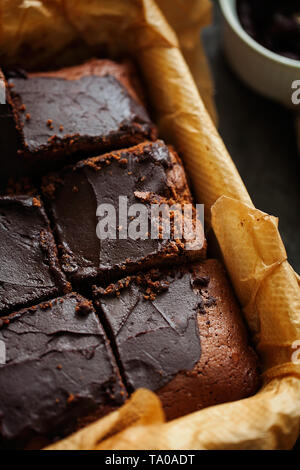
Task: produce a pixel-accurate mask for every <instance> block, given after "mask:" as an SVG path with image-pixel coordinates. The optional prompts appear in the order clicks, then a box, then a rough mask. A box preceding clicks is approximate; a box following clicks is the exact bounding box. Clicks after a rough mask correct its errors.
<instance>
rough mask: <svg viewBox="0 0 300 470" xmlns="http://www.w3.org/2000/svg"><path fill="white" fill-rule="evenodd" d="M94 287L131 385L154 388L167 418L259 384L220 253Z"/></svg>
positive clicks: (131, 387)
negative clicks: (185, 264) (219, 257)
mask: <svg viewBox="0 0 300 470" xmlns="http://www.w3.org/2000/svg"><path fill="white" fill-rule="evenodd" d="M93 294H94V298H95V299H96V306H97V308H98V309H99V314H100V315H101V318H102V319H103V321H105V322H106V325H107V331H110V332H111V333H110V334H111V341H112V343H113V344H114V345H115V348H116V351H117V354H118V357H119V363H120V364H121V365H122V370H123V374H124V378H125V380H126V383H127V385H128V389H129V390H134V389H136V388H139V387H147V388H150V389H151V390H154V391H156V393H157V394H158V395H159V397H160V399H161V401H162V404H163V407H164V411H165V413H166V416H167V418H168V419H174V418H177V417H179V416H183V415H185V414H187V413H191V412H193V411H196V410H200V409H202V408H204V407H207V406H211V405H216V404H218V403H223V402H226V401H233V400H238V399H241V398H245V397H247V396H249V395H252V394H253V393H255V392H256V390H257V388H258V386H259V383H260V381H259V375H258V369H257V357H256V355H255V353H254V351H253V350H252V348H251V347H250V346H249V344H248V340H247V333H246V330H245V327H244V325H243V322H242V319H241V315H240V308H239V306H238V304H237V302H236V299H235V297H234V294H233V292H232V288H231V286H230V284H229V282H228V279H227V277H226V274H225V271H224V268H223V266H222V265H221V263H219V262H218V261H216V260H212V259H210V260H205V261H203V262H201V263H194V264H189V265H188V266H180V267H178V268H172V269H171V270H170V269H169V270H165V269H164V270H152V271H150V272H148V273H146V274H139V275H137V276H131V277H130V276H128V277H126V278H124V279H123V280H120V281H118V282H117V283H115V284H111V285H109V286H107V287H106V288H105V289H104V288H102V287H96V286H94V288H93ZM174 397H176V399H175V398H174Z"/></svg>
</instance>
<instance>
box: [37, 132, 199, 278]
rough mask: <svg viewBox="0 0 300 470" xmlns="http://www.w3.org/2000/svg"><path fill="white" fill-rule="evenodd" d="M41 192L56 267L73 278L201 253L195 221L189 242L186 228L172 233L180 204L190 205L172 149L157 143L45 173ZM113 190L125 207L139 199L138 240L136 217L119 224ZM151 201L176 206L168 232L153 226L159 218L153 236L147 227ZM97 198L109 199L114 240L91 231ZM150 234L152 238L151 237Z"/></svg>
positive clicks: (121, 271) (100, 200) (111, 275)
mask: <svg viewBox="0 0 300 470" xmlns="http://www.w3.org/2000/svg"><path fill="white" fill-rule="evenodd" d="M43 192H44V194H45V196H46V197H47V200H48V201H47V202H48V205H49V208H50V212H51V214H52V220H53V225H54V227H55V230H56V235H57V239H58V241H59V245H60V253H61V260H62V269H63V271H64V272H65V273H67V274H68V275H69V277H70V279H71V280H72V281H74V282H75V283H81V282H82V281H93V282H95V281H96V280H97V279H98V280H99V281H101V282H102V281H103V282H104V281H105V280H109V279H112V278H116V277H123V276H124V274H127V273H130V272H134V271H136V270H140V269H147V268H149V267H151V266H153V265H160V264H168V263H171V262H173V263H174V262H175V261H178V260H181V261H184V260H186V259H191V258H192V259H194V258H199V257H202V258H203V257H205V251H206V242H205V239H204V233H203V228H202V226H200V228H199V231H198V235H199V240H198V243H197V244H196V245H195V246H194V247H193V246H192V243H191V240H192V232H190V235H189V233H186V232H184V238H181V239H177V238H175V234H174V233H172V229H173V225H172V224H173V222H174V220H180V219H178V218H177V215H178V214H179V213H180V212H181V210H182V206H183V205H184V204H185V203H189V204H191V202H192V199H191V194H190V191H189V189H188V186H187V182H186V178H185V173H184V169H183V166H182V164H181V162H180V159H179V157H178V155H177V154H176V153H175V152H174V151H173V150H172V149H170V148H168V147H167V146H166V145H165V144H164V143H163V142H162V141H157V142H155V143H151V142H145V143H142V144H139V145H137V146H135V147H132V148H130V149H126V150H120V151H116V152H113V153H109V154H105V155H102V156H99V157H95V158H91V159H87V160H84V161H82V162H79V163H78V164H76V165H75V166H74V167H68V168H66V169H64V170H63V171H61V172H60V173H56V174H52V175H50V176H47V177H46V178H45V179H44V182H43ZM119 196H123V197H126V198H127V201H126V202H127V207H128V208H130V207H131V206H133V204H137V203H138V204H140V206H139V208H141V209H143V210H145V211H146V214H145V217H146V218H147V220H146V226H144V231H143V229H142V227H138V231H139V230H140V235H139V239H134V238H136V236H135V235H136V234H134V236H132V233H131V232H130V230H131V225H132V224H135V223H136V222H135V220H130V218H129V217H128V218H126V217H125V218H126V220H125V221H124V223H123V220H122V221H121V223H120V220H119V214H120V212H119ZM151 203H156V204H160V203H165V204H167V205H168V207H169V206H170V205H171V206H172V205H173V206H174V204H177V206H175V212H174V213H173V216H174V220H173V219H172V220H171V223H170V225H171V226H172V227H171V231H170V237H169V238H168V235H167V232H164V233H160V232H159V229H160V226H159V222H157V224H156V228H157V232H156V234H155V233H154V232H155V227H154V232H153V231H152V230H151V223H150V214H151ZM100 204H110V205H111V206H110V207H112V208H113V209H115V210H116V218H115V222H116V224H115V228H116V239H112V238H111V237H110V238H107V239H103V236H100V237H99V238H98V236H97V234H96V227H97V222H98V219H97V216H96V210H97V207H98V206H99V205H100ZM102 207H103V206H102ZM134 207H135V206H133V208H134ZM190 207H192V206H190ZM179 209H180V210H179ZM128 215H130V211H129V210H128ZM194 215H195V214H194ZM171 216H172V214H171ZM134 217H135V216H132V217H131V219H132V218H134ZM99 219H101V218H100V217H99ZM101 220H105V218H102V219H101ZM152 220H153V218H152ZM157 220H158V219H157ZM194 221H195V219H194ZM154 222H155V220H154ZM126 224H127V226H128V233H127V228H126ZM154 225H155V223H154ZM153 233H154V236H156V237H157V238H156V239H152V238H151V236H152V234H153ZM98 235H99V234H98ZM105 236H106V235H105ZM160 236H162V237H163V238H161V239H159V237H160ZM100 238H101V240H100ZM188 248H189V249H188ZM190 248H194V249H190ZM76 285H77V284H76Z"/></svg>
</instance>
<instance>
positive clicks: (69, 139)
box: [9, 61, 156, 173]
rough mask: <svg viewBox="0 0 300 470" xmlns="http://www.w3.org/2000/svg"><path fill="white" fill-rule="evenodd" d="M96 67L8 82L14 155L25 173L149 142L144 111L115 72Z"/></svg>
mask: <svg viewBox="0 0 300 470" xmlns="http://www.w3.org/2000/svg"><path fill="white" fill-rule="evenodd" d="M96 62H97V63H98V62H99V63H100V65H98V66H97V67H95V66H93V67H91V65H90V63H89V62H87V63H86V64H83V65H81V66H78V67H72V68H70V72H69V73H68V69H64V70H63V71H62V72H61V73H60V71H57V72H49V74H48V76H47V73H43V74H29V75H28V77H27V78H26V77H25V78H24V77H18V76H17V77H13V78H10V79H9V85H10V86H12V87H13V88H12V89H11V96H12V102H13V110H14V115H15V121H16V125H17V129H18V133H19V154H20V155H23V156H24V157H25V160H26V162H27V164H28V165H29V166H30V170H31V172H34V173H35V172H39V171H40V172H41V171H45V170H48V169H53V168H55V167H61V166H62V165H63V164H65V163H66V162H67V161H68V160H69V161H70V157H72V156H73V157H74V159H77V160H78V157H80V158H82V156H83V155H84V154H86V155H87V156H91V155H96V154H97V153H100V152H102V151H105V150H109V149H114V148H121V147H127V146H130V145H134V144H136V143H138V142H141V141H143V140H145V139H149V138H152V137H153V138H155V136H156V130H155V127H154V126H153V124H152V123H151V121H150V119H149V116H148V114H147V112H146V110H145V108H144V106H143V105H142V104H141V103H140V102H139V101H138V99H135V97H134V96H133V93H132V92H131V89H130V87H129V85H128V86H126V85H127V83H126V82H125V80H124V79H123V77H122V78H119V75H120V73H119V75H118V74H117V72H116V70H115V69H116V66H115V67H114V68H113V69H112V67H111V66H110V67H108V66H107V64H106V65H105V61H103V62H104V63H103V64H102V62H101V61H96ZM103 67H104V70H105V73H106V74H105V75H103V74H102V72H101V70H102V68H103ZM121 67H122V66H121V65H120V68H121ZM110 70H112V71H111V73H110ZM116 77H117V78H116Z"/></svg>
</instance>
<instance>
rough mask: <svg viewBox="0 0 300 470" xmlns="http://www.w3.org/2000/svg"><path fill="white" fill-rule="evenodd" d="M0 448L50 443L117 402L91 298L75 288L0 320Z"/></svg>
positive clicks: (119, 394)
mask: <svg viewBox="0 0 300 470" xmlns="http://www.w3.org/2000/svg"><path fill="white" fill-rule="evenodd" d="M1 323H2V325H1V327H0V340H1V341H2V342H3V343H4V344H5V346H6V362H5V364H0V375H1V380H0V447H2V448H5V447H8V448H9V447H13V448H14V449H16V448H20V447H25V446H29V447H35V446H37V447H38V446H40V445H44V444H46V443H49V442H51V441H53V440H55V439H57V438H60V437H62V436H65V435H67V434H68V433H71V432H73V431H75V430H76V429H78V427H80V426H81V425H83V424H84V423H86V422H89V421H90V420H93V419H96V418H97V417H101V416H103V415H104V414H106V413H108V412H110V411H112V410H113V409H114V408H116V407H117V406H120V405H121V404H122V403H123V402H124V400H125V398H126V391H125V388H124V386H123V384H122V381H121V378H120V375H119V371H118V368H117V365H116V362H115V360H114V357H113V354H112V351H111V349H110V346H109V342H108V340H107V338H106V336H105V333H104V331H103V329H102V327H101V325H100V322H99V319H98V317H97V315H96V314H95V311H94V309H93V307H92V304H91V302H89V301H87V300H86V299H84V298H83V297H81V296H79V295H77V294H73V293H72V294H69V295H67V296H65V297H60V298H58V299H56V300H52V301H50V302H46V303H43V304H40V305H38V306H36V307H31V308H29V309H27V310H22V311H20V312H17V313H13V314H11V315H10V316H9V317H5V318H4V319H3V321H2V322H1Z"/></svg>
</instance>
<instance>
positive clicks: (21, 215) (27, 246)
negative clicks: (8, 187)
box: [0, 196, 69, 315]
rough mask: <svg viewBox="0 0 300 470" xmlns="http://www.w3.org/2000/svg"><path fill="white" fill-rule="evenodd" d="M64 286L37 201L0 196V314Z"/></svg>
mask: <svg viewBox="0 0 300 470" xmlns="http://www.w3.org/2000/svg"><path fill="white" fill-rule="evenodd" d="M68 289H69V286H68V283H67V282H66V279H65V277H64V275H63V273H62V272H61V270H60V268H59V263H58V259H57V249H56V245H55V243H54V239H53V235H52V233H51V230H50V227H49V221H48V219H47V216H46V214H45V211H44V209H43V207H42V205H41V202H40V200H39V199H38V198H34V197H27V196H16V197H10V196H3V197H0V315H3V314H6V313H8V312H11V311H13V310H15V309H17V308H22V307H25V306H27V305H33V304H35V303H36V302H39V301H41V300H45V299H49V298H51V297H53V296H56V295H59V294H61V293H63V292H64V291H67V290H68Z"/></svg>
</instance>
